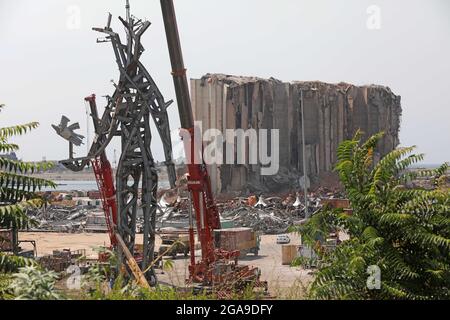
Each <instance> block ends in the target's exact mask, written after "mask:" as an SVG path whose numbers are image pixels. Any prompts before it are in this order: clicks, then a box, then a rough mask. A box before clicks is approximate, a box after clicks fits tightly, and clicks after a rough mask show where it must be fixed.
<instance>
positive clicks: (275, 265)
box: [19, 232, 312, 299]
mask: <svg viewBox="0 0 450 320" xmlns="http://www.w3.org/2000/svg"><path fill="white" fill-rule="evenodd" d="M290 237H291V244H300V239H299V238H298V237H297V236H296V235H294V234H291V235H290ZM19 239H21V240H36V242H37V251H38V256H42V255H45V254H51V253H52V251H53V250H58V249H59V250H62V249H71V250H78V249H86V254H87V255H88V256H90V257H93V258H95V257H96V256H97V253H96V252H95V251H94V250H93V249H94V248H96V247H99V246H104V245H107V244H108V243H109V238H108V235H107V234H105V233H79V234H71V233H44V232H34V233H32V232H23V233H20V235H19ZM137 241H138V243H139V241H142V235H137ZM159 244H160V241H159V239H157V241H156V246H157V248H158V246H159ZM199 255H200V252H199V251H197V252H196V257H197V258H199ZM240 263H242V264H248V265H252V266H255V267H259V268H260V269H261V279H262V280H266V281H268V283H269V290H270V293H271V295H273V296H276V297H283V298H288V299H289V298H292V299H299V298H302V297H304V287H305V286H306V285H307V284H308V283H309V282H310V281H311V279H312V277H311V275H310V274H309V271H307V270H304V269H301V268H291V267H289V266H283V265H282V264H281V245H279V244H276V236H273V235H263V236H262V237H261V250H260V252H259V256H257V257H255V256H253V255H252V254H249V255H248V256H247V257H246V258H245V259H241V260H240ZM188 265H189V257H187V258H184V257H183V256H182V255H179V256H178V257H177V258H176V259H175V260H174V268H173V270H170V271H166V272H165V273H164V274H161V271H160V270H158V271H157V273H158V279H159V280H160V281H161V282H162V283H168V284H173V285H178V286H184V283H185V279H186V278H187V277H188V271H187V270H188Z"/></svg>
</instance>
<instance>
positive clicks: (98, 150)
mask: <svg viewBox="0 0 450 320" xmlns="http://www.w3.org/2000/svg"><path fill="white" fill-rule="evenodd" d="M111 19H112V16H111V14H109V15H108V22H107V25H106V27H104V28H93V30H94V31H98V32H101V33H104V34H106V37H105V38H103V39H98V40H97V42H99V43H100V42H110V43H111V44H112V48H113V51H114V56H115V58H116V62H117V65H118V67H119V71H120V78H119V81H118V82H117V84H114V86H115V91H114V93H113V95H112V96H108V97H107V100H108V103H107V105H106V107H105V110H104V113H103V115H102V117H101V118H100V117H99V116H98V114H97V111H96V105H95V96H94V95H92V96H90V97H87V98H86V99H85V100H86V101H87V102H89V104H90V107H91V116H92V119H93V122H94V128H95V133H96V137H95V139H94V142H93V143H92V146H91V148H90V151H89V153H88V154H87V156H85V157H80V158H74V157H73V148H72V143H73V142H71V140H69V143H70V144H69V146H70V149H69V150H70V151H69V152H70V155H69V159H68V160H64V161H62V162H61V163H62V164H63V165H64V166H65V167H66V168H68V169H70V170H73V171H81V170H83V168H84V167H85V166H87V165H88V164H92V165H93V167H94V170H95V171H96V175H98V174H101V173H102V172H103V173H106V174H105V175H103V176H100V177H97V182H98V183H99V188H101V187H102V182H104V181H103V180H104V179H105V178H108V177H109V176H111V173H109V172H110V166H109V162H108V161H107V159H106V155H105V149H106V147H107V146H108V144H109V143H110V141H111V140H112V138H113V137H115V136H119V137H120V139H121V142H122V152H121V155H120V160H119V161H118V165H117V172H116V190H114V189H112V190H106V191H105V192H104V193H105V194H104V195H103V200H104V206H105V202H107V201H108V199H111V197H114V195H115V194H117V196H116V199H115V201H116V204H117V219H116V217H115V216H114V211H113V208H112V206H111V204H110V205H109V206H108V205H107V206H106V209H107V212H105V213H106V215H107V221H109V223H110V224H111V230H116V229H117V231H118V234H119V235H120V236H121V238H122V239H123V241H124V242H125V245H126V247H127V248H128V250H129V252H131V253H133V252H134V248H135V234H136V216H137V211H138V209H142V211H143V217H144V227H143V231H144V235H143V253H142V262H141V266H140V267H141V268H142V269H143V270H146V269H147V268H148V266H149V265H150V263H151V261H152V260H153V255H154V244H155V216H156V210H157V198H156V191H157V187H158V175H157V171H156V168H155V162H154V159H153V155H152V152H151V148H150V144H151V140H152V135H151V131H150V118H152V119H153V121H154V123H155V126H156V128H157V130H158V133H159V135H160V137H161V140H162V143H163V147H164V153H165V159H166V166H167V171H168V177H169V182H170V185H171V187H174V185H175V180H176V173H175V167H174V164H173V162H172V144H171V140H170V127H169V120H168V116H167V112H166V110H167V107H168V106H169V105H170V104H171V103H172V101H168V102H166V101H165V100H164V97H163V95H162V94H161V92H160V90H159V89H158V87H157V85H156V84H155V82H154V80H153V79H152V77H151V76H150V74H149V73H148V71H147V70H146V69H145V67H144V65H143V64H142V63H141V62H140V57H141V55H142V53H143V52H144V47H143V46H142V44H141V37H142V35H143V34H144V32H145V31H146V30H147V29H148V27H149V26H150V22H149V21H142V20H140V19H137V18H135V17H134V16H131V15H130V12H129V5H128V3H127V17H126V19H125V20H124V19H122V18H121V17H119V20H120V21H121V23H122V24H123V26H124V27H125V31H126V43H122V42H121V39H120V36H119V34H118V33H116V32H114V31H113V29H112V28H111ZM66 126H67V123H66ZM57 132H58V131H57ZM58 133H59V132H58ZM66 139H67V138H66ZM72 140H73V139H72ZM105 166H106V167H105ZM108 167H109V169H108ZM105 170H106V171H105ZM97 173H98V174H97ZM99 178H100V179H99ZM140 183H141V184H142V190H141V196H139V185H140ZM139 200H140V204H139V203H138V202H139ZM106 204H107V203H106ZM110 236H111V243H112V244H113V245H114V244H115V242H116V240H115V239H114V232H113V234H112V235H111V234H110ZM121 251H122V250H120V248H119V252H121ZM121 256H122V259H123V260H124V259H125V258H124V254H123V252H121ZM148 275H149V276H152V275H154V273H153V270H152V268H150V270H149V274H148Z"/></svg>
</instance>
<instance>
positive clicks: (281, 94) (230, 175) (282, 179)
mask: <svg viewBox="0 0 450 320" xmlns="http://www.w3.org/2000/svg"><path fill="white" fill-rule="evenodd" d="M300 89H302V90H303V91H304V117H305V119H304V120H305V145H306V159H307V163H306V167H307V172H308V176H309V177H310V179H311V182H312V184H313V185H316V186H317V185H323V186H328V187H334V186H336V185H337V176H336V175H335V174H334V173H333V171H332V170H333V167H334V164H335V163H336V150H337V147H338V145H339V143H340V142H341V141H343V140H345V139H349V138H351V137H352V136H353V135H354V133H355V132H356V130H358V129H361V130H362V131H363V132H364V138H366V137H368V136H370V135H372V134H374V133H377V132H379V131H384V132H385V136H384V138H383V139H382V141H381V143H380V144H379V147H378V150H377V153H378V155H379V156H382V155H384V154H386V153H387V152H389V151H391V150H392V149H394V148H395V147H396V146H397V145H398V143H399V138H398V133H399V128H400V117H401V105H400V96H397V95H395V94H394V93H392V91H391V90H390V89H389V88H387V87H383V86H378V85H369V86H354V85H351V84H347V83H339V84H328V83H323V82H316V81H315V82H292V83H285V82H281V81H279V80H276V79H273V78H271V79H261V78H254V77H236V76H228V75H222V74H207V75H205V76H204V77H202V78H201V79H191V92H192V93H191V96H192V105H193V109H194V117H195V119H196V120H197V121H201V122H202V126H203V131H205V129H208V128H215V129H219V130H221V131H222V132H225V130H226V129H239V128H240V129H244V130H247V129H250V128H253V129H256V130H259V129H279V151H280V154H279V161H280V162H279V172H278V173H277V174H276V175H272V176H263V175H261V166H260V165H259V164H221V165H216V164H213V165H210V166H209V172H210V176H211V180H212V185H213V189H214V191H215V192H216V193H220V192H232V191H244V192H245V191H250V192H256V191H281V190H287V189H292V188H297V187H298V185H299V183H298V181H299V178H300V177H301V176H302V175H303V172H302V171H303V170H302V168H303V163H302V128H301V108H300ZM246 148H247V149H248V145H246ZM224 149H225V148H224ZM223 156H224V158H225V157H226V154H225V152H224V155H223ZM224 163H225V161H224Z"/></svg>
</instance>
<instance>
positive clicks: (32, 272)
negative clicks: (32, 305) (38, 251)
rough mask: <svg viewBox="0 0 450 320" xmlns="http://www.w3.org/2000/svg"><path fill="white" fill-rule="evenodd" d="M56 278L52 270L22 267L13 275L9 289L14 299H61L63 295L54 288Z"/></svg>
mask: <svg viewBox="0 0 450 320" xmlns="http://www.w3.org/2000/svg"><path fill="white" fill-rule="evenodd" d="M57 278H58V277H57V274H56V273H55V272H53V271H44V270H42V269H40V268H37V267H35V266H29V267H24V268H20V269H19V273H15V274H14V275H13V280H12V283H11V284H10V289H11V291H12V292H13V295H14V297H15V299H16V300H61V299H64V297H63V296H62V295H61V294H60V293H58V291H57V290H56V289H55V282H56V280H57Z"/></svg>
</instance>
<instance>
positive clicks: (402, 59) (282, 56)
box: [0, 0, 450, 163]
mask: <svg viewBox="0 0 450 320" xmlns="http://www.w3.org/2000/svg"><path fill="white" fill-rule="evenodd" d="M124 2H125V1H122V0H114V1H111V0H108V1H106V0H96V1H88V0H71V1H67V0H41V1H35V0H34V1H33V0H14V1H13V0H0V41H1V42H0V43H1V47H0V74H1V80H0V102H1V103H5V104H6V105H7V108H6V109H5V110H4V111H3V112H2V113H1V114H0V125H1V126H4V125H10V124H15V123H22V122H28V121H34V120H36V121H39V122H40V123H41V126H40V128H39V129H37V130H36V132H35V134H32V135H28V136H25V137H22V138H19V139H15V141H16V142H18V143H20V145H21V151H20V152H19V156H20V157H22V158H23V159H25V160H40V159H42V157H43V156H46V157H47V159H62V158H66V157H67V145H66V143H65V142H64V141H63V140H62V139H61V138H59V137H58V136H56V134H55V133H54V131H53V129H52V128H51V126H50V124H52V123H58V122H59V119H60V116H61V115H62V114H65V115H67V116H68V117H69V118H71V119H72V120H76V121H79V122H80V124H81V126H82V130H80V133H82V134H83V133H85V124H86V115H85V106H84V101H83V97H85V96H86V95H88V94H90V93H93V92H95V93H96V94H97V96H99V97H100V96H102V95H105V94H111V93H112V92H113V87H112V86H111V83H110V82H109V80H111V79H117V76H118V71H117V67H116V65H115V62H114V57H113V53H112V50H111V47H110V44H96V43H95V40H96V38H97V37H98V36H99V34H98V33H96V32H94V31H91V27H93V26H104V25H105V24H106V15H107V12H108V11H109V12H111V13H112V14H113V27H114V28H115V29H116V30H119V28H121V25H120V24H119V21H118V20H117V15H122V16H124ZM174 2H175V7H176V10H177V15H178V22H179V28H180V33H181V39H182V45H183V50H184V55H185V63H186V66H187V68H188V76H189V77H192V78H197V77H201V76H202V75H203V74H205V73H207V72H220V73H228V74H236V75H247V76H260V77H275V78H278V79H280V80H283V81H292V80H321V81H326V82H340V81H346V82H350V83H353V84H358V85H360V84H371V83H375V84H381V85H387V86H389V87H390V88H391V89H392V90H393V92H395V93H396V94H399V95H401V96H402V105H403V117H402V126H401V133H400V140H401V143H402V145H418V146H419V151H420V152H424V153H426V155H427V156H426V161H425V162H427V163H438V162H443V161H449V160H450V129H449V119H450V108H449V107H450V105H449V104H450V102H449V101H450V99H449V98H448V96H447V95H448V94H449V93H450V41H449V39H450V37H449V36H450V2H449V1H446V0H396V1H392V0H384V1H381V0H370V1H365V0H341V1H336V0H314V1H313V0H227V1H219V0H189V1H186V0H183V1H182V0H175V1H174ZM72 5H75V6H78V7H79V9H80V13H81V15H80V23H81V24H80V28H79V29H75V30H71V29H70V28H68V27H67V22H68V19H69V12H68V8H69V7H70V6H72ZM370 5H377V6H378V7H379V8H380V9H381V19H382V20H381V29H380V30H369V29H368V28H367V27H366V21H367V19H368V14H367V13H366V10H367V8H368V7H369V6H370ZM131 6H132V13H133V14H134V15H136V16H138V17H145V18H147V19H149V20H150V21H151V22H152V26H151V27H150V29H149V30H148V31H147V33H146V34H145V36H144V38H143V44H144V46H145V48H146V52H145V53H144V55H143V59H142V60H143V62H144V63H145V65H146V66H147V69H148V70H149V71H150V73H151V74H152V76H153V77H154V78H155V80H156V81H157V83H158V84H159V87H160V89H161V91H162V92H163V93H164V95H165V97H166V99H167V100H169V99H175V98H174V96H175V95H174V91H173V85H172V80H171V76H170V63H169V57H168V51H167V45H166V41H165V35H164V31H163V26H162V18H161V12H160V7H159V1H157V0H131ZM69 21H70V20H69ZM120 31H122V30H120ZM98 101H99V106H100V107H103V105H104V103H103V101H102V100H101V98H99V100H98ZM170 119H171V126H172V128H173V129H176V128H177V127H178V125H179V121H178V115H177V112H176V106H175V105H173V106H172V107H171V110H170ZM113 148H117V149H118V148H119V147H118V143H117V142H116V143H114V144H113V146H111V148H110V151H109V153H110V156H111V158H112V150H113ZM153 150H154V154H155V157H156V158H157V159H159V160H161V159H162V151H161V150H162V149H161V145H160V143H159V142H157V141H155V144H154V146H153ZM84 153H85V149H82V150H80V153H79V155H81V154H84Z"/></svg>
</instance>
